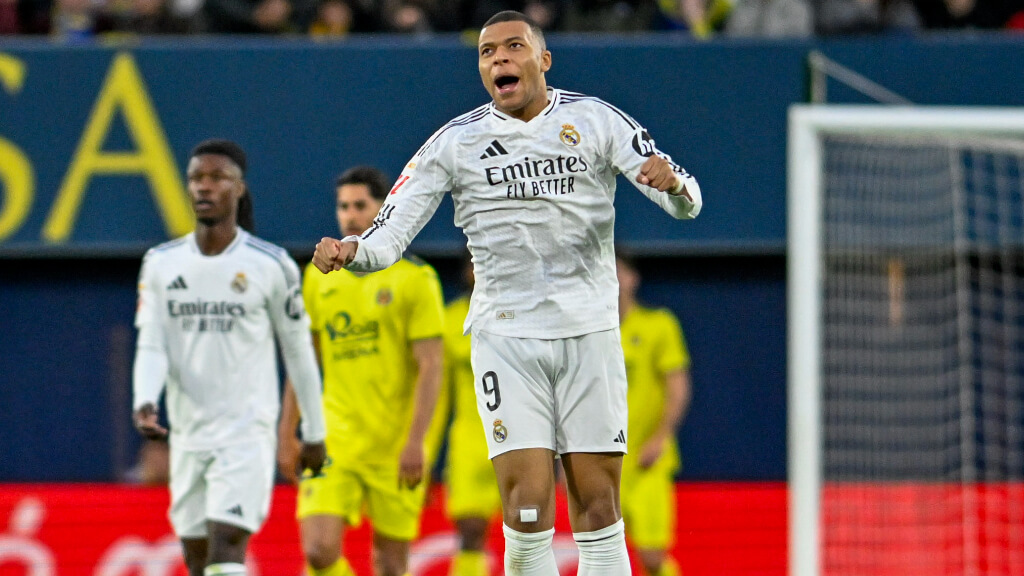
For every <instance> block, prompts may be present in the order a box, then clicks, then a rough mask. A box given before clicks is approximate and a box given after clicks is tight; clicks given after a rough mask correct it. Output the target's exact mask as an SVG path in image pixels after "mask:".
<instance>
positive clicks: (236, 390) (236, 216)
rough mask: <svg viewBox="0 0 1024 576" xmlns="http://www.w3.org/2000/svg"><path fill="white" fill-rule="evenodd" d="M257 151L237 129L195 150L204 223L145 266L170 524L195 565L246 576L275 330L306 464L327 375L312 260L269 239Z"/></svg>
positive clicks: (315, 449)
mask: <svg viewBox="0 0 1024 576" xmlns="http://www.w3.org/2000/svg"><path fill="white" fill-rule="evenodd" d="M245 168H246V158H245V153H244V152H243V151H242V149H241V148H240V147H239V146H238V145H237V144H235V143H233V142H230V141H227V140H207V141H204V142H202V143H200V144H199V145H198V146H196V148H195V149H193V151H192V155H191V159H190V160H189V163H188V174H187V175H188V192H189V195H190V197H191V199H192V206H193V208H194V209H195V213H196V221H197V222H196V229H195V231H194V232H192V233H191V234H188V235H186V236H184V237H182V238H179V239H177V240H173V241H171V242H167V243H165V244H161V245H160V246H157V247H155V248H152V249H151V250H149V252H147V253H146V256H145V258H144V259H143V261H142V271H141V272H140V274H139V303H138V310H137V312H136V317H135V325H136V327H137V328H138V341H137V348H136V353H135V366H134V374H133V380H134V383H133V387H134V399H133V403H132V406H133V409H134V411H135V413H134V421H135V426H136V428H137V429H138V430H139V432H141V433H142V434H143V435H145V436H147V437H150V438H159V437H163V436H166V435H167V434H168V431H167V430H166V429H164V428H163V427H162V426H160V424H159V423H158V418H157V408H156V406H157V403H158V401H159V398H160V394H161V392H162V391H163V390H164V388H165V387H166V405H167V420H168V423H169V425H170V448H171V471H170V477H171V481H170V487H171V509H170V519H171V524H172V525H173V526H174V530H175V532H176V533H177V535H178V537H179V538H181V541H182V545H183V548H184V555H185V563H186V565H187V566H188V570H189V574H190V576H202V575H203V574H205V575H206V576H213V575H230V576H235V575H242V574H245V551H246V547H247V545H248V541H249V537H250V536H251V535H252V534H254V533H255V532H257V531H258V530H259V528H260V526H261V525H262V523H263V521H264V519H265V518H266V516H267V513H268V511H269V509H270V499H271V492H272V489H273V483H274V470H275V466H274V463H275V458H274V453H275V449H276V446H277V440H276V430H277V416H278V410H279V395H278V383H279V380H278V372H277V361H276V352H275V351H276V347H275V335H276V336H277V342H278V343H279V344H280V347H281V354H282V356H283V358H284V362H285V366H286V367H287V370H288V374H289V376H290V377H291V380H292V382H293V384H294V387H295V391H296V393H297V396H298V401H299V404H300V405H301V408H302V414H303V422H302V434H303V440H304V445H303V449H302V458H301V461H302V465H303V466H304V467H308V468H310V469H311V470H312V471H313V472H319V470H320V468H321V466H322V465H323V462H324V457H325V455H326V451H325V448H324V436H325V430H324V417H323V410H322V406H321V402H320V390H321V385H320V373H319V369H318V367H317V363H316V357H315V356H314V352H313V344H312V341H311V339H310V335H309V334H310V333H309V318H308V317H307V316H306V313H305V308H304V307H303V303H302V292H301V287H300V280H299V279H300V276H299V269H298V266H297V265H296V264H295V262H294V261H293V260H292V259H291V257H289V256H288V254H287V252H285V251H284V249H282V248H279V247H277V246H275V245H273V244H270V243H268V242H264V241H263V240H260V239H259V238H256V237H255V236H253V235H252V234H250V233H249V232H247V231H246V230H244V229H243V228H248V229H251V221H252V204H251V199H250V197H249V191H248V188H247V186H246V183H245V180H244V177H245Z"/></svg>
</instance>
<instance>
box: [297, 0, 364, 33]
mask: <svg viewBox="0 0 1024 576" xmlns="http://www.w3.org/2000/svg"><path fill="white" fill-rule="evenodd" d="M379 12H380V10H379V8H378V7H377V5H376V3H375V2H374V0H320V4H319V5H318V6H317V10H316V17H315V18H314V19H313V23H312V24H310V26H309V33H310V35H311V36H313V37H314V38H340V37H343V36H346V35H348V34H351V33H356V32H362V33H365V32H377V31H379V30H380V29H381V23H380V13H379Z"/></svg>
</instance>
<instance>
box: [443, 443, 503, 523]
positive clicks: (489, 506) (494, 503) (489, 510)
mask: <svg viewBox="0 0 1024 576" xmlns="http://www.w3.org/2000/svg"><path fill="white" fill-rule="evenodd" d="M445 473H446V475H447V478H446V479H447V503H446V506H445V508H446V509H447V512H448V517H449V518H452V519H459V518H491V517H492V516H494V515H495V514H497V513H498V512H500V511H501V495H500V494H499V493H498V481H497V480H496V479H495V477H494V467H493V466H492V465H491V461H490V459H488V458H487V440H486V439H485V438H484V434H483V427H482V426H480V424H479V423H476V424H475V426H463V427H456V426H455V425H453V426H452V429H451V435H450V436H449V448H448V466H447V469H446V470H445Z"/></svg>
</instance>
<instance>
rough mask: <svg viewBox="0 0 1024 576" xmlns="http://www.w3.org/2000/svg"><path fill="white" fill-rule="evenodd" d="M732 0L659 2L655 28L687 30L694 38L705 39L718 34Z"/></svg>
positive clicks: (673, 0)
mask: <svg viewBox="0 0 1024 576" xmlns="http://www.w3.org/2000/svg"><path fill="white" fill-rule="evenodd" d="M732 3H733V0H659V1H658V8H659V9H660V18H659V20H658V23H657V24H656V26H655V27H656V28H666V29H669V30H689V31H690V33H691V34H692V35H693V37H694V38H700V39H705V38H709V37H711V35H712V34H713V33H714V32H720V31H721V30H722V28H723V27H724V25H725V21H726V19H727V18H728V17H729V13H730V12H731V11H732V9H733V5H732Z"/></svg>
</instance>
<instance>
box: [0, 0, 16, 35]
mask: <svg viewBox="0 0 1024 576" xmlns="http://www.w3.org/2000/svg"><path fill="white" fill-rule="evenodd" d="M18 32H19V26H18V1H17V0H0V34H17V33H18Z"/></svg>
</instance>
